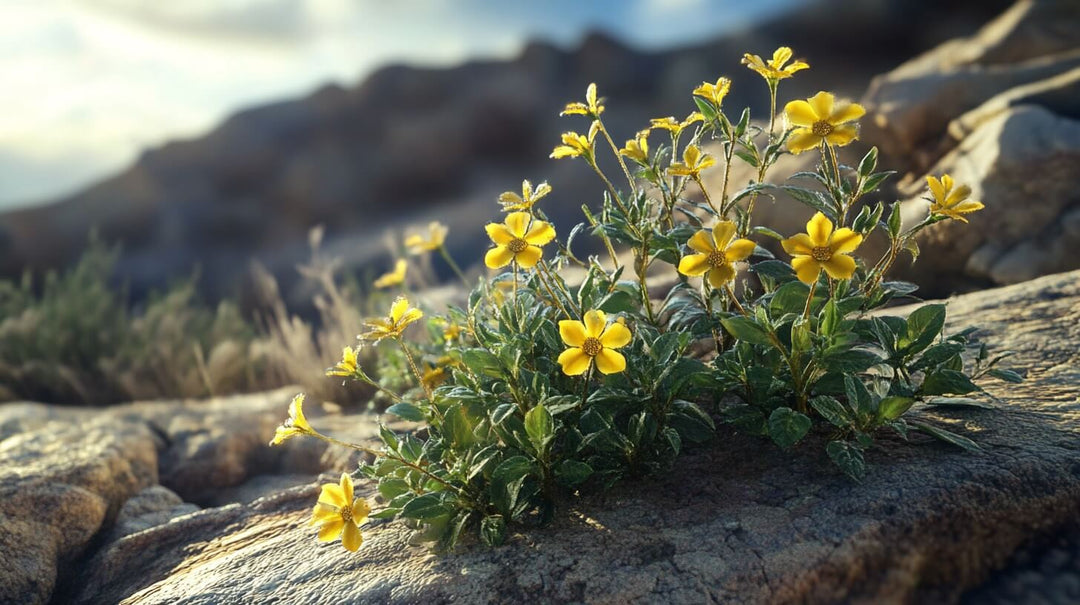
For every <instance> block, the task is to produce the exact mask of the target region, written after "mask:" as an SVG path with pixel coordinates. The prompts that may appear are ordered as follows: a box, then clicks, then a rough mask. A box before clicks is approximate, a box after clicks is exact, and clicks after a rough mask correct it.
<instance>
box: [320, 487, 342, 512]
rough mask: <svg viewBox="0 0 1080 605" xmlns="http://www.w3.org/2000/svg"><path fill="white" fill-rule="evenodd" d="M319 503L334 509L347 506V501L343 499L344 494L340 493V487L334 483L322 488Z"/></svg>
mask: <svg viewBox="0 0 1080 605" xmlns="http://www.w3.org/2000/svg"><path fill="white" fill-rule="evenodd" d="M319 502H321V503H323V504H327V505H330V506H333V507H336V508H340V507H342V506H347V505H348V504H349V501H348V500H346V499H345V492H344V491H342V489H341V486H340V485H337V484H335V483H327V484H325V485H323V486H322V491H321V492H320V493H319Z"/></svg>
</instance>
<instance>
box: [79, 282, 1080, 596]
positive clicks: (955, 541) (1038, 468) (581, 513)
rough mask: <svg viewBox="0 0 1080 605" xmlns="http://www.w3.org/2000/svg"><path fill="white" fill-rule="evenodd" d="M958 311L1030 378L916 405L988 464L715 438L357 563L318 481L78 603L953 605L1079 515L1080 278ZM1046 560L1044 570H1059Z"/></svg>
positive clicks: (186, 536)
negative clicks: (526, 524)
mask: <svg viewBox="0 0 1080 605" xmlns="http://www.w3.org/2000/svg"><path fill="white" fill-rule="evenodd" d="M949 313H950V320H949V324H948V328H947V330H949V331H956V330H960V329H962V328H964V327H966V326H977V327H978V328H979V331H978V332H977V333H976V334H977V336H978V338H980V339H981V340H984V341H985V342H987V343H988V344H990V345H991V346H992V347H993V348H994V349H995V350H1005V349H1009V350H1012V351H1015V352H1016V355H1015V357H1013V358H1012V360H1011V364H1010V365H1011V366H1012V367H1014V368H1017V369H1020V370H1022V371H1023V372H1024V373H1025V374H1026V375H1027V380H1026V381H1025V382H1024V383H1022V384H1019V385H1004V384H1000V383H998V384H992V385H988V389H989V392H990V393H991V394H992V395H994V396H996V397H998V398H1000V399H1001V403H1000V404H999V409H997V410H995V411H988V410H969V411H955V410H954V411H944V410H936V411H932V410H929V409H921V410H919V411H918V412H917V413H918V414H919V415H920V416H922V417H923V418H925V419H926V420H928V421H930V422H933V423H937V424H941V425H944V426H946V427H948V428H950V429H952V430H955V431H958V432H961V433H964V434H967V435H969V436H971V437H972V438H974V439H975V440H976V441H977V442H978V443H979V444H980V445H981V446H983V448H984V450H983V451H982V452H980V453H977V454H972V453H966V452H962V451H959V450H957V449H953V448H950V447H947V446H945V445H943V444H940V443H938V442H931V441H929V440H926V439H920V438H918V437H917V436H913V438H912V442H910V443H906V442H903V441H900V440H899V439H896V440H890V441H889V442H887V443H884V444H883V447H882V448H880V449H874V450H871V451H870V452H869V453H868V461H869V463H870V465H871V467H872V468H871V469H870V473H869V476H868V477H867V479H866V480H865V482H864V483H862V484H854V483H852V482H850V481H849V480H847V479H845V478H844V477H842V476H841V475H840V474H839V473H838V471H836V470H835V469H834V468H833V467H832V466H831V465H830V463H829V461H828V460H827V458H826V456H825V455H824V454H823V453H822V448H821V445H822V443H820V442H812V443H806V444H804V445H801V446H799V447H798V448H797V449H796V450H794V451H792V452H781V451H779V450H777V449H775V448H772V447H763V445H764V444H763V443H762V442H761V441H760V440H759V439H755V438H751V437H747V436H743V435H739V434H736V433H734V432H732V431H730V430H728V429H721V430H722V433H721V435H720V438H719V439H718V443H717V444H715V445H713V446H711V447H708V448H705V449H703V450H699V451H697V452H694V453H691V454H688V455H686V456H685V457H684V458H683V459H682V460H681V461H680V464H679V465H678V467H677V468H675V469H673V470H672V471H671V472H669V473H666V474H664V475H662V476H659V477H653V478H649V479H647V480H642V481H639V482H626V483H624V484H621V485H619V486H617V487H616V488H615V489H614V490H612V491H611V492H608V493H607V494H604V495H598V496H592V497H589V498H588V499H586V500H583V501H580V502H576V503H574V504H573V505H571V506H569V507H566V508H563V509H561V510H560V511H559V513H558V515H557V516H556V520H555V522H554V523H553V524H552V525H551V526H549V527H546V528H543V529H534V530H529V531H527V532H524V533H520V534H517V535H513V536H512V537H511V538H510V539H509V543H508V544H507V545H506V546H504V547H501V548H495V549H491V548H486V547H483V546H480V545H477V544H473V545H469V546H466V547H464V548H462V549H461V550H460V551H459V552H457V553H455V554H452V555H448V556H433V555H430V554H428V553H427V552H426V551H423V550H421V549H419V548H415V547H406V546H404V544H405V540H406V539H407V537H408V530H407V529H406V528H405V527H404V526H403V525H402V524H400V523H389V524H385V523H370V524H368V525H367V526H366V527H365V528H364V536H365V543H364V546H363V547H362V548H361V550H360V551H359V552H358V553H356V554H350V553H348V552H346V551H345V550H344V549H342V548H341V547H340V546H339V545H336V544H318V543H317V542H316V541H315V539H314V532H313V531H312V529H311V527H310V526H308V525H307V520H308V515H309V513H310V507H311V504H312V502H313V501H314V500H315V498H316V495H317V493H318V489H317V483H312V484H310V485H306V486H301V487H296V488H293V489H289V490H285V491H283V492H281V493H279V494H276V495H273V496H270V497H265V498H261V499H259V500H256V501H254V502H252V503H251V504H248V505H236V504H234V505H229V506H225V507H221V508H216V509H210V510H204V511H199V512H196V513H193V514H190V515H187V516H184V517H180V518H177V519H173V520H172V521H170V522H169V523H167V524H165V525H162V526H159V527H156V528H153V529H150V530H147V531H144V532H141V533H139V534H135V535H132V536H128V537H126V538H124V539H122V540H120V541H119V542H116V543H114V544H111V545H108V546H107V547H106V548H104V549H103V550H102V551H101V552H99V553H98V554H97V555H95V557H94V559H93V560H92V561H91V562H90V563H89V564H88V565H87V566H86V567H85V568H84V569H83V577H84V578H85V583H84V584H83V586H82V588H81V590H79V591H78V592H77V593H75V594H74V595H73V597H72V600H73V602H75V603H98V602H119V601H124V602H130V603H140V604H150V603H170V604H172V603H186V604H195V603H240V602H252V601H265V600H273V599H280V600H281V601H282V602H288V603H309V602H334V601H344V602H401V603H406V602H409V603H413V602H424V603H447V602H470V603H471V602H523V601H529V602H567V601H572V602H596V603H630V602H671V603H700V602H703V601H722V602H815V603H819V602H953V601H956V600H958V599H959V598H960V597H961V595H963V594H965V592H966V591H967V590H969V589H971V588H974V587H977V586H979V585H980V584H981V583H983V582H984V581H985V580H986V579H987V578H988V577H989V576H990V574H992V573H993V572H994V570H996V569H999V568H1002V567H1003V566H1005V565H1006V564H1007V563H1008V562H1009V560H1010V556H1011V555H1012V554H1013V553H1014V552H1016V551H1017V549H1018V548H1020V547H1021V546H1022V545H1024V544H1028V543H1029V542H1030V541H1031V538H1032V537H1033V536H1041V535H1051V534H1053V533H1054V532H1055V531H1057V530H1058V529H1060V528H1065V527H1068V526H1070V524H1073V523H1075V521H1076V519H1077V518H1080V450H1078V448H1077V440H1076V435H1077V433H1078V432H1080V397H1078V395H1080V392H1078V388H1077V384H1078V383H1080V353H1078V352H1077V349H1076V342H1078V340H1080V272H1074V273H1067V274H1061V275H1053V276H1048V277H1044V278H1041V279H1038V280H1035V281H1032V282H1027V283H1024V284H1020V285H1017V286H1012V287H1007V288H1002V289H997V290H990V291H986V292H980V293H977V294H971V295H965V296H961V297H958V298H955V299H952V300H950V301H949ZM322 480H323V481H330V480H333V477H332V476H330V475H326V476H324V477H323V478H322ZM360 485H361V486H360V487H359V490H360V493H362V494H364V495H367V496H371V495H372V493H373V489H372V487H371V485H370V484H360ZM1054 557H1055V558H1053V559H1048V560H1047V561H1048V562H1047V563H1046V567H1047V569H1049V570H1050V571H1053V569H1054V568H1056V567H1061V566H1067V565H1066V564H1064V563H1061V562H1060V561H1058V559H1060V558H1061V556H1060V555H1055V556H1054ZM1065 557H1066V558H1067V557H1068V554H1067V553H1066V555H1065ZM1020 571H1022V572H1024V573H1026V571H1025V570H1023V569H1021V570H1020ZM1061 577H1062V578H1064V579H1063V581H1062V582H1061V583H1057V582H1046V583H1043V584H1040V585H1038V586H1033V585H1032V584H1031V583H1029V582H1012V581H1010V582H1008V585H1009V586H1011V587H1012V588H1010V590H1012V591H1014V593H1015V594H1013V593H1010V596H1013V600H1012V601H1011V602H1024V601H1026V600H1030V599H1031V598H1035V597H1037V596H1039V595H1044V597H1045V598H1047V599H1048V600H1049V601H1051V602H1066V601H1063V598H1064V597H1065V596H1066V595H1069V594H1074V592H1068V591H1070V590H1073V588H1070V583H1069V581H1068V577H1066V576H1061ZM991 586H993V585H991ZM1031 590H1035V591H1036V592H1029V591H1031ZM1046 591H1057V592H1052V594H1051V593H1047V592H1046ZM972 594H973V595H977V594H978V593H972ZM1066 600H1067V599H1066Z"/></svg>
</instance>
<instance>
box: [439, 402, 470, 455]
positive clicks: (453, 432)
mask: <svg viewBox="0 0 1080 605" xmlns="http://www.w3.org/2000/svg"><path fill="white" fill-rule="evenodd" d="M473 428H474V426H473V422H472V420H471V419H470V418H469V415H468V414H467V413H466V412H465V408H464V406H462V405H461V404H459V403H455V404H454V405H452V406H450V407H449V408H447V410H446V415H445V416H444V417H443V425H442V433H443V436H444V437H446V438H447V439H448V440H449V441H450V447H452V448H453V449H465V448H468V447H469V446H471V445H472V444H473V443H475V442H476V437H474V436H473Z"/></svg>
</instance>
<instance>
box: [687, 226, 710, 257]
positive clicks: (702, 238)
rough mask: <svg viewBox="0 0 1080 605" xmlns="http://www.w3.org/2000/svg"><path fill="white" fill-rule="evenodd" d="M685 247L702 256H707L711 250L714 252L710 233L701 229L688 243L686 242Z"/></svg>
mask: <svg viewBox="0 0 1080 605" xmlns="http://www.w3.org/2000/svg"><path fill="white" fill-rule="evenodd" d="M686 245H687V246H690V249H691V250H693V251H694V252H700V253H702V254H709V253H710V252H712V251H713V250H716V246H715V245H714V244H713V236H712V233H709V232H708V231H706V230H704V229H702V230H701V231H698V232H697V233H695V234H694V235H692V236H691V237H690V241H688V242H686Z"/></svg>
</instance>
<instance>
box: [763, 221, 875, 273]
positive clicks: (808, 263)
mask: <svg viewBox="0 0 1080 605" xmlns="http://www.w3.org/2000/svg"><path fill="white" fill-rule="evenodd" d="M862 239H863V237H862V236H861V235H859V234H858V233H855V232H854V231H852V230H851V229H848V228H847V227H844V228H842V229H837V230H836V231H833V224H832V221H830V220H829V219H828V217H826V216H825V215H824V214H822V213H820V212H818V213H817V214H815V215H814V216H813V217H812V218H811V219H810V221H809V222H808V223H806V233H800V234H798V235H793V236H791V237H789V238H787V239H786V240H784V241H782V242H780V243H781V244H782V245H783V246H784V250H786V251H787V253H788V254H790V255H791V256H792V259H791V267H792V268H793V269H795V275H797V276H798V277H799V281H801V282H803V283H804V284H812V283H814V282H816V281H817V278H818V274H819V273H821V270H822V269H825V273H828V274H829V277H831V278H833V279H847V278H849V277H851V275H852V274H853V273H855V259H854V258H851V256H849V255H848V253H850V252H854V251H855V248H858V247H859V244H861V243H862Z"/></svg>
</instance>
